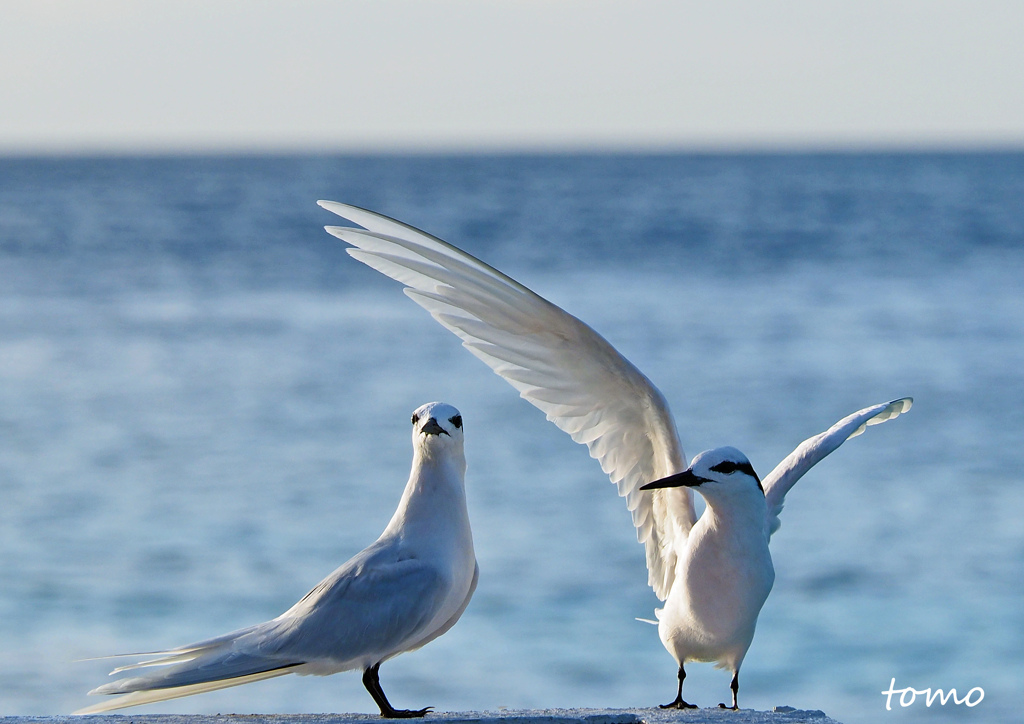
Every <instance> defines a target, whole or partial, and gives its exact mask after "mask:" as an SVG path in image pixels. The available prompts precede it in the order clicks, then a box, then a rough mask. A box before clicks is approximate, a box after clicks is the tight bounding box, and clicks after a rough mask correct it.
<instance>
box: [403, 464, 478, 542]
mask: <svg viewBox="0 0 1024 724" xmlns="http://www.w3.org/2000/svg"><path fill="white" fill-rule="evenodd" d="M465 474H466V459H465V457H464V456H461V455H458V456H456V455H446V456H427V455H422V454H420V453H419V452H418V451H417V454H416V455H415V456H414V458H413V464H412V472H411V473H410V475H409V482H408V483H406V486H405V491H404V492H403V493H402V500H401V501H400V502H399V504H398V509H397V510H396V511H395V514H394V516H392V518H391V522H390V523H389V524H388V527H387V528H386V529H385V531H384V536H387V535H389V534H391V535H400V536H401V537H402V538H403V539H405V540H407V541H411V540H412V539H417V540H422V541H429V542H436V543H438V544H442V545H443V541H445V540H447V539H449V538H451V537H452V536H455V537H463V536H467V535H469V513H468V511H467V508H466V489H465V483H464V480H465Z"/></svg>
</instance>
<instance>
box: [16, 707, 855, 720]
mask: <svg viewBox="0 0 1024 724" xmlns="http://www.w3.org/2000/svg"><path fill="white" fill-rule="evenodd" d="M382 721H385V720H383V719H381V718H380V717H379V716H376V715H371V714H226V715H220V714H218V715H216V716H198V715H180V714H157V715H154V714H144V715H132V714H103V715H99V716H89V717H75V716H10V717H0V724H367V723H368V722H374V723H377V722H382ZM421 721H423V722H424V724H430V723H431V722H434V723H441V722H443V724H675V723H676V722H679V723H680V724H839V722H837V721H836V720H835V719H831V718H829V717H828V716H826V715H825V714H824V713H823V712H820V711H813V710H812V711H805V710H799V709H793V708H792V707H776V709H775V711H755V710H753V709H741V710H740V711H727V710H724V709H695V710H689V711H674V710H673V711H664V710H662V709H538V710H522V711H515V710H501V711H455V712H443V711H442V712H431V713H430V714H429V715H428V716H427V717H426V718H425V719H423V720H421Z"/></svg>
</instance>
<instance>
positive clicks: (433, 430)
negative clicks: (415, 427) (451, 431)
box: [420, 418, 451, 437]
mask: <svg viewBox="0 0 1024 724" xmlns="http://www.w3.org/2000/svg"><path fill="white" fill-rule="evenodd" d="M420 432H422V433H423V434H424V435H448V431H447V430H445V429H444V428H443V427H441V426H440V425H438V424H437V420H435V419H434V418H430V419H429V420H427V421H426V423H424V425H423V427H422V428H420ZM448 437H451V435H448Z"/></svg>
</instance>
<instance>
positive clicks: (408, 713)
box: [363, 662, 433, 719]
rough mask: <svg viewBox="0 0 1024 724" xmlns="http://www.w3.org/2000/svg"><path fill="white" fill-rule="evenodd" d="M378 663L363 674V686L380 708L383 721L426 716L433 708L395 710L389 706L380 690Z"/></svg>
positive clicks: (389, 703)
mask: <svg viewBox="0 0 1024 724" xmlns="http://www.w3.org/2000/svg"><path fill="white" fill-rule="evenodd" d="M379 671H380V663H379V662H378V663H376V664H374V665H373V666H371V667H370V668H368V669H367V670H366V671H364V672H363V686H365V687H366V690H367V691H368V692H370V696H372V697H373V700H374V701H375V702H377V706H379V707H380V715H381V716H382V717H384V718H385V719H415V718H417V717H421V716H423V715H424V714H426V713H427V712H428V711H430V710H431V709H433V707H431V706H428V707H426V708H424V709H396V708H394V707H393V706H391V702H389V701H388V698H387V697H386V696H384V690H383V689H382V688H380V674H379Z"/></svg>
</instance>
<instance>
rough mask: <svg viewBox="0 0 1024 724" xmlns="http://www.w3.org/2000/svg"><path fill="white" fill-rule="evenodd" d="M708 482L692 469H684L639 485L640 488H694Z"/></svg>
mask: <svg viewBox="0 0 1024 724" xmlns="http://www.w3.org/2000/svg"><path fill="white" fill-rule="evenodd" d="M706 482H708V479H707V478H702V477H701V476H699V475H694V474H693V471H692V470H689V469H687V470H684V471H683V472H681V473H676V474H675V475H669V476H668V477H667V478H662V479H661V480H655V481H654V482H653V483H647V485H641V486H640V490H654V489H655V488H680V487H687V488H696V487H697V486H698V485H700V484H701V483H706Z"/></svg>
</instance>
